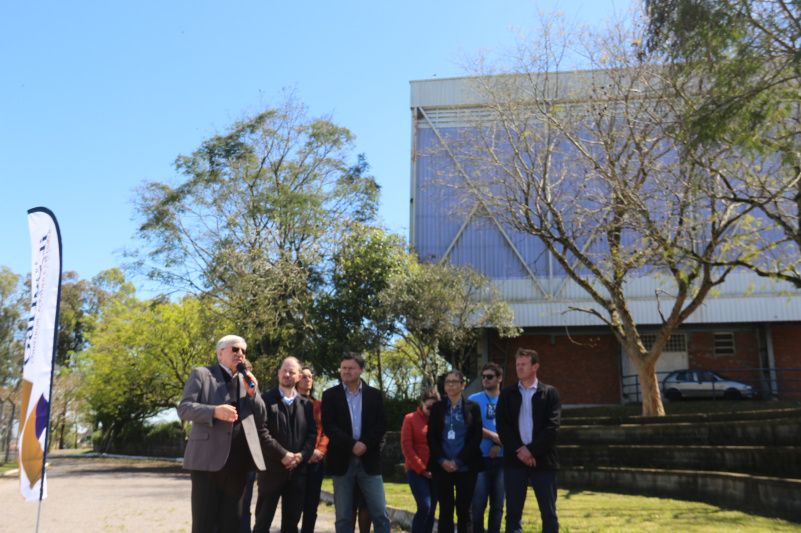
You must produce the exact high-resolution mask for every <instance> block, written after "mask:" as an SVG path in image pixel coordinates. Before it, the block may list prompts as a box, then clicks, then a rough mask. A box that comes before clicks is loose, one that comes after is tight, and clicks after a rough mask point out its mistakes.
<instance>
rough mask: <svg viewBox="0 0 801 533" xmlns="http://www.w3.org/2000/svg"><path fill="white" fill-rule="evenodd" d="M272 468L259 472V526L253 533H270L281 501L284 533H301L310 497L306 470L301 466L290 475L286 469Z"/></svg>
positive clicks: (282, 532) (257, 513) (257, 511)
mask: <svg viewBox="0 0 801 533" xmlns="http://www.w3.org/2000/svg"><path fill="white" fill-rule="evenodd" d="M278 468H279V467H278V466H272V467H268V469H267V472H259V474H258V483H259V497H258V499H257V500H256V525H255V526H254V527H253V533H269V531H270V525H271V524H272V523H273V517H275V510H276V509H277V508H278V500H279V499H280V500H281V533H298V522H300V514H301V513H302V512H303V499H304V495H305V494H306V469H305V467H303V466H301V467H298V468H296V469H295V470H291V471H286V470H283V467H280V468H281V470H278Z"/></svg>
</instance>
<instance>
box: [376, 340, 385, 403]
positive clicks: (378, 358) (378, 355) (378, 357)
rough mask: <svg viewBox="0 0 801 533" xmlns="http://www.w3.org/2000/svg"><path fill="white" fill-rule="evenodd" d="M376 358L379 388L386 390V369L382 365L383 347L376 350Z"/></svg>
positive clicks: (382, 390)
mask: <svg viewBox="0 0 801 533" xmlns="http://www.w3.org/2000/svg"><path fill="white" fill-rule="evenodd" d="M375 360H376V361H377V362H378V390H380V391H381V392H384V369H383V367H382V366H381V349H380V348H379V349H378V350H376V352H375Z"/></svg>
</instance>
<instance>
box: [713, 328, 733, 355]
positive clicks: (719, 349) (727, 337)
mask: <svg viewBox="0 0 801 533" xmlns="http://www.w3.org/2000/svg"><path fill="white" fill-rule="evenodd" d="M731 355H734V333H715V357H725V356H731Z"/></svg>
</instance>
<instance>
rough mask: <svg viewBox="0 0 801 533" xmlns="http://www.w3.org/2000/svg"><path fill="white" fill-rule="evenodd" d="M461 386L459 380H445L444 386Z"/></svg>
mask: <svg viewBox="0 0 801 533" xmlns="http://www.w3.org/2000/svg"><path fill="white" fill-rule="evenodd" d="M461 384H462V380H461V379H446V380H445V385H461Z"/></svg>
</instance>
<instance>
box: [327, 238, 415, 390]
mask: <svg viewBox="0 0 801 533" xmlns="http://www.w3.org/2000/svg"><path fill="white" fill-rule="evenodd" d="M409 257H410V256H409V254H408V252H407V251H406V246H405V243H404V242H403V240H402V239H401V238H400V237H398V236H397V235H393V234H389V233H386V232H384V231H383V230H381V229H379V228H374V227H370V226H366V225H362V224H354V225H353V226H352V228H351V232H350V233H349V234H348V235H347V236H346V237H345V238H344V239H343V240H342V241H341V243H340V246H339V248H338V249H337V250H336V251H335V252H334V256H333V259H332V264H331V275H330V283H329V284H328V286H327V290H326V291H325V292H323V293H322V294H321V295H320V297H319V301H318V304H317V306H316V316H317V320H316V322H317V326H316V328H315V330H316V332H317V335H318V342H317V348H316V352H317V354H316V357H315V358H314V359H315V365H317V366H318V367H319V371H321V372H325V373H328V374H329V375H335V374H336V369H337V367H338V365H339V359H340V356H341V355H342V353H343V352H345V351H358V352H368V353H370V354H372V358H371V360H372V361H373V362H374V363H375V364H376V365H377V373H376V376H377V378H378V383H379V386H380V387H381V388H382V390H383V388H384V387H383V373H382V372H381V367H382V357H381V352H382V350H383V348H384V347H385V346H386V344H387V343H388V342H389V339H390V337H391V336H392V335H393V333H394V331H395V327H394V326H395V324H394V321H393V320H392V317H388V316H387V313H386V312H385V311H384V310H382V308H381V306H382V301H381V294H382V292H383V291H385V290H386V289H387V288H388V287H389V284H390V280H391V279H392V278H393V277H394V276H397V275H399V274H400V272H401V271H402V270H403V269H405V268H407V267H408V263H409Z"/></svg>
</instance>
